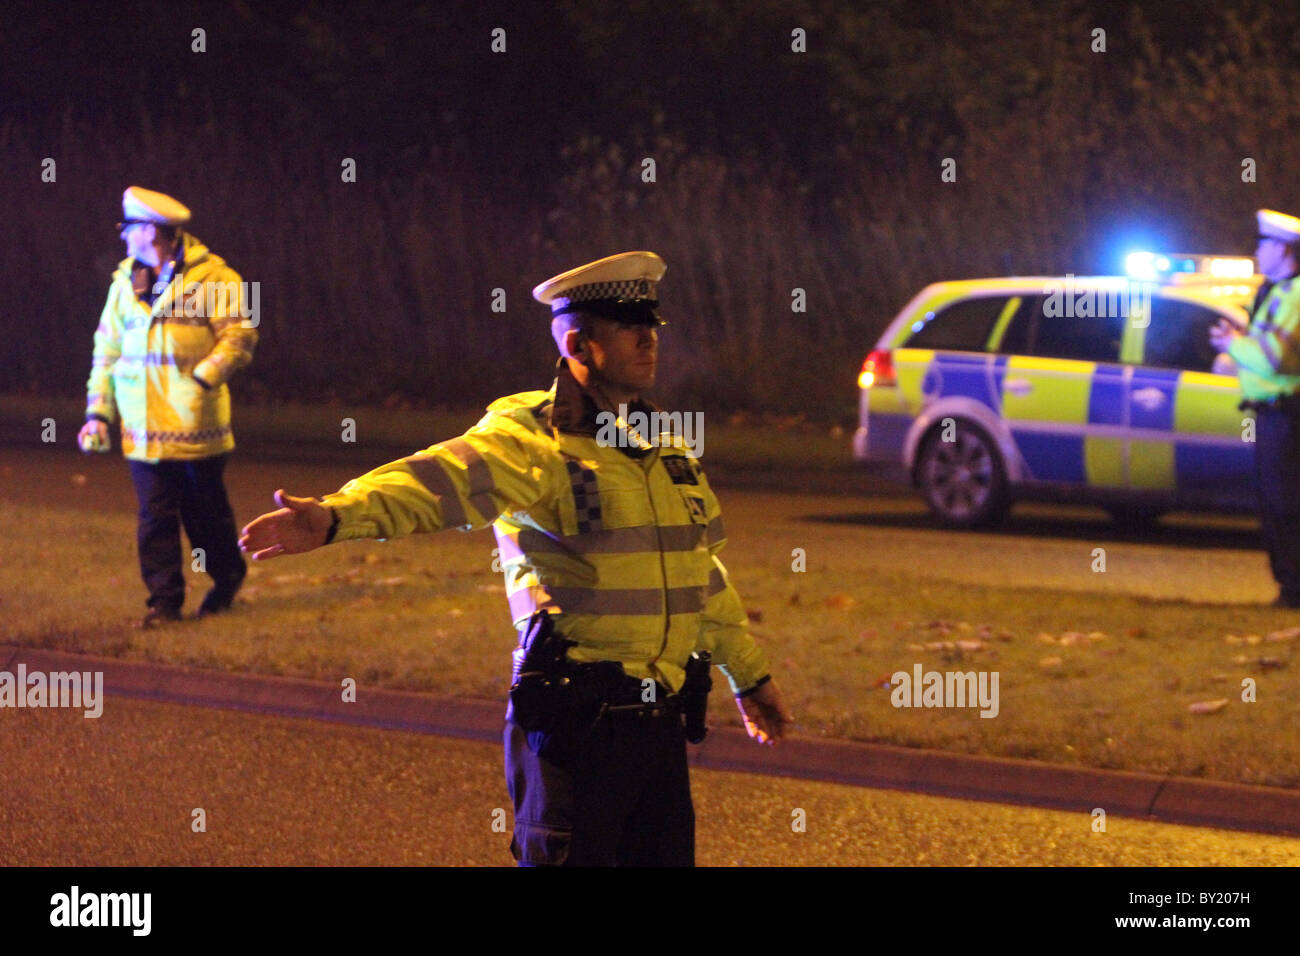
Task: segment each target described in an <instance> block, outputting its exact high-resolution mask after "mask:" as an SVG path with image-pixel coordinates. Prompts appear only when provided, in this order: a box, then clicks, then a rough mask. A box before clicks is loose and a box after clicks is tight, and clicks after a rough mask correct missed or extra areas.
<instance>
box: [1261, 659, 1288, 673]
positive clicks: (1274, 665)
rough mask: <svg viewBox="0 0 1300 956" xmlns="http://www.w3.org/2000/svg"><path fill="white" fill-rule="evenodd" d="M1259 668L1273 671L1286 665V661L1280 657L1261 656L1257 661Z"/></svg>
mask: <svg viewBox="0 0 1300 956" xmlns="http://www.w3.org/2000/svg"><path fill="white" fill-rule="evenodd" d="M1256 663H1257V664H1259V669H1260V670H1264V671H1275V670H1279V669H1281V668H1283V667H1286V661H1284V660H1282V658H1280V657H1261V658H1260V659H1259V660H1258V661H1256Z"/></svg>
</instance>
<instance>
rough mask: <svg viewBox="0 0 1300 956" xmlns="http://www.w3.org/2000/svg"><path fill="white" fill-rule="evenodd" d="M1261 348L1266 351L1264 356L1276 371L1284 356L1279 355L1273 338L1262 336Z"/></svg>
mask: <svg viewBox="0 0 1300 956" xmlns="http://www.w3.org/2000/svg"><path fill="white" fill-rule="evenodd" d="M1259 350H1260V351H1261V352H1263V353H1264V358H1266V359H1268V364H1269V365H1271V366H1272V367H1273V371H1275V372H1276V371H1277V368H1278V366H1279V365H1281V364H1282V357H1281V356H1280V355H1278V353H1277V346H1276V345H1275V344H1274V343H1273V340H1272V339H1270V338H1261V339H1260V340H1259Z"/></svg>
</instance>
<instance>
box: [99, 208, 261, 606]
mask: <svg viewBox="0 0 1300 956" xmlns="http://www.w3.org/2000/svg"><path fill="white" fill-rule="evenodd" d="M189 220H190V211H189V209H187V208H186V207H185V206H183V205H182V204H181V203H179V202H177V201H176V200H175V199H173V198H172V197H170V196H166V195H164V194H162V193H159V192H154V191H152V190H149V189H142V188H141V187H139V186H132V187H131V188H129V189H127V190H126V192H125V193H124V194H123V196H122V222H120V223H118V226H117V228H118V232H119V235H120V236H121V238H122V239H123V240H124V241H125V242H126V250H127V258H125V259H123V260H122V262H121V263H120V264H119V265H118V267H117V270H116V271H115V272H114V273H113V279H112V284H111V285H110V286H109V290H108V301H107V302H106V303H105V304H104V311H103V313H102V314H101V316H100V319H99V327H98V328H97V329H96V330H95V351H94V358H93V360H92V363H91V369H90V378H89V380H88V381H87V383H86V392H87V394H86V424H85V425H84V426H83V427H82V429H81V431H80V433H79V434H78V436H77V439H78V443H79V444H80V445H81V448H82V450H83V451H87V452H91V451H100V452H107V451H108V450H109V448H110V447H111V441H110V438H109V426H110V425H112V424H113V423H114V422H115V421H117V419H118V418H119V416H120V418H121V439H122V454H123V455H124V456H125V457H126V459H127V463H128V464H129V466H130V468H131V479H132V482H133V483H134V485H135V493H136V499H137V502H138V504H139V523H138V526H137V532H136V542H137V546H138V549H139V555H140V573H141V576H142V577H143V578H144V583H145V586H146V587H147V588H148V589H149V599H148V608H149V609H148V612H147V613H146V614H145V616H144V619H143V620H142V621H141V626H143V627H154V626H156V625H159V624H162V623H165V622H167V621H175V620H180V618H181V607H182V605H183V604H184V601H185V576H184V573H183V571H182V556H181V539H180V526H181V524H182V523H183V524H184V525H185V533H186V534H187V535H188V536H189V539H190V544H191V545H192V546H193V547H195V548H201V549H202V552H203V566H204V567H205V569H206V571H207V573H208V574H209V575H210V576H211V577H212V581H213V587H212V589H211V590H210V591H209V592H208V593H207V595H206V596H205V597H204V599H203V602H202V603H201V604H200V606H199V609H198V616H199V617H203V616H205V615H208V614H214V613H217V612H220V611H224V610H226V609H227V608H229V607H230V605H231V603H232V602H233V601H234V598H235V593H236V592H237V591H238V590H239V587H240V585H241V584H242V583H243V580H244V575H245V574H246V573H247V565H246V564H245V563H244V559H243V556H242V555H241V554H240V553H239V546H238V540H237V535H236V531H235V518H234V515H233V514H232V513H231V510H230V502H229V500H228V499H227V497H226V489H225V485H224V483H223V482H222V471H223V470H224V468H225V464H226V458H227V456H228V454H229V453H230V452H231V451H232V450H233V449H234V447H235V441H234V436H233V434H232V433H231V430H230V392H229V390H228V389H227V388H226V380H227V379H229V378H230V376H231V375H232V374H233V373H234V372H235V371H236V370H237V369H239V368H241V367H243V366H244V365H246V364H248V362H249V361H250V360H251V359H252V354H253V348H254V346H255V345H256V343H257V332H256V331H255V330H254V329H253V328H251V327H248V325H247V323H245V321H244V314H243V305H242V298H241V296H242V285H241V283H240V278H239V273H237V272H235V271H234V270H233V269H231V268H230V267H229V266H227V265H226V263H225V261H224V260H222V259H221V258H220V257H219V256H215V255H213V254H212V253H211V252H209V251H208V249H207V247H206V246H204V245H203V243H202V242H200V241H199V240H198V239H197V238H195V237H194V236H192V235H190V234H189V233H187V232H185V231H184V230H183V228H182V227H183V226H185V225H186V224H187V223H188V222H189Z"/></svg>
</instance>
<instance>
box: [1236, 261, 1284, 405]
mask: <svg viewBox="0 0 1300 956" xmlns="http://www.w3.org/2000/svg"><path fill="white" fill-rule="evenodd" d="M1228 354H1229V355H1231V356H1232V358H1233V359H1234V360H1235V361H1236V363H1237V374H1238V376H1239V377H1240V379H1241V393H1242V395H1244V396H1245V397H1246V398H1247V399H1248V400H1250V401H1264V402H1267V401H1271V400H1273V399H1275V398H1277V397H1279V396H1281V395H1293V394H1295V393H1297V392H1300V279H1297V278H1292V279H1287V280H1285V281H1283V282H1279V283H1278V284H1277V285H1275V286H1273V288H1272V289H1270V290H1269V293H1268V295H1267V296H1265V297H1264V301H1263V302H1261V303H1260V304H1259V308H1258V309H1257V310H1256V311H1255V315H1254V318H1253V319H1252V320H1251V323H1250V329H1249V330H1248V332H1247V334H1246V335H1243V336H1241V337H1239V338H1237V339H1234V340H1233V342H1232V345H1231V346H1230V347H1229V348H1228Z"/></svg>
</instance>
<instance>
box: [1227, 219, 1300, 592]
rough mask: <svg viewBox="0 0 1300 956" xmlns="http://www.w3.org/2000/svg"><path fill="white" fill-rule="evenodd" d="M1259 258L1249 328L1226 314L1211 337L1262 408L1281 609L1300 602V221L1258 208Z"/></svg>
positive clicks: (1266, 504) (1267, 517) (1269, 527)
mask: <svg viewBox="0 0 1300 956" xmlns="http://www.w3.org/2000/svg"><path fill="white" fill-rule="evenodd" d="M1256 219H1257V220H1258V224H1259V236H1258V241H1259V245H1258V248H1257V249H1256V253H1255V255H1256V258H1257V260H1258V262H1259V271H1260V272H1261V273H1262V274H1263V276H1264V278H1265V280H1266V282H1265V284H1264V286H1263V287H1262V288H1261V289H1260V294H1259V295H1258V296H1257V297H1256V299H1255V311H1254V316H1253V318H1252V319H1251V323H1250V327H1249V328H1248V329H1247V330H1246V331H1245V332H1243V331H1241V330H1240V329H1238V328H1236V327H1234V326H1233V325H1232V324H1231V323H1230V322H1227V321H1226V320H1224V321H1220V322H1219V323H1218V324H1217V325H1215V326H1214V328H1212V329H1211V330H1210V342H1211V343H1212V344H1213V345H1214V347H1215V348H1216V349H1218V350H1219V351H1220V352H1226V353H1227V354H1228V355H1229V356H1230V357H1231V358H1232V359H1233V361H1234V362H1235V363H1236V365H1237V373H1238V376H1239V377H1240V380H1241V392H1242V396H1243V397H1244V401H1243V402H1242V403H1241V407H1242V410H1246V409H1254V411H1255V475H1256V484H1257V488H1258V493H1259V520H1260V527H1261V530H1262V532H1263V536H1264V543H1265V545H1266V546H1267V548H1268V559H1269V564H1270V565H1271V566H1272V570H1273V577H1274V578H1276V579H1277V583H1278V588H1279V593H1278V596H1277V599H1276V600H1275V601H1274V602H1273V603H1274V605H1275V606H1279V607H1300V282H1298V281H1297V280H1296V274H1297V273H1298V272H1300V219H1297V218H1296V217H1295V216H1288V215H1286V214H1284V213H1280V212H1274V211H1273V210H1271V209H1261V210H1259V212H1258V213H1256Z"/></svg>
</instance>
